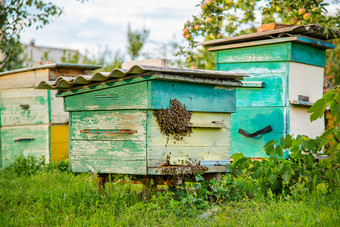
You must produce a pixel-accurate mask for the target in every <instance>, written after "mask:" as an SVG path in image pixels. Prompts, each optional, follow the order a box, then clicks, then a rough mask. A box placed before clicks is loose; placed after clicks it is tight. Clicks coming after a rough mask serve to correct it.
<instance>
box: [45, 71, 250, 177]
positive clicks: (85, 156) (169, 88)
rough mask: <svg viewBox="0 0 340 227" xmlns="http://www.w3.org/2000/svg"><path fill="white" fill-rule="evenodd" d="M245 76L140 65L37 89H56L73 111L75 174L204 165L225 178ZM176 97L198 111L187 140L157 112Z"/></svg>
mask: <svg viewBox="0 0 340 227" xmlns="http://www.w3.org/2000/svg"><path fill="white" fill-rule="evenodd" d="M244 76H245V74H238V73H227V72H216V71H207V70H190V69H176V68H163V67H152V66H138V65H136V66H133V67H132V68H131V69H130V70H128V71H121V70H118V69H116V70H114V71H113V72H111V73H110V74H108V73H106V74H105V73H102V74H101V73H96V74H95V75H93V76H92V77H91V78H84V77H82V76H79V77H77V78H76V79H75V80H73V81H70V80H67V78H66V79H63V78H59V79H58V80H57V81H56V82H55V84H54V85H51V84H46V83H44V82H42V83H41V84H40V86H39V88H47V89H51V88H54V89H58V90H59V94H58V95H57V96H58V97H63V98H64V103H65V111H68V112H70V123H69V124H70V134H69V143H70V144H69V149H70V150H69V157H70V159H69V160H70V167H71V171H74V172H95V173H116V174H133V175H142V176H146V175H163V174H164V171H162V168H159V167H161V166H163V167H164V166H178V167H180V166H187V167H188V166H197V165H200V166H206V167H207V168H208V170H207V171H206V172H209V173H221V172H225V171H226V168H227V167H226V165H227V163H229V154H230V113H232V112H234V111H235V87H238V86H240V85H241V83H240V82H239V81H238V79H242V78H243V77H244ZM84 84H86V86H84ZM174 99H177V100H178V101H180V102H181V104H182V105H185V106H186V108H187V110H188V111H192V117H191V123H192V125H191V127H192V134H191V135H190V136H189V137H184V139H183V141H174V139H173V137H172V136H170V138H169V140H168V138H167V136H166V135H164V134H162V133H161V131H160V128H159V124H158V122H157V120H156V117H155V116H154V114H153V113H154V111H155V110H160V109H166V108H168V107H169V106H170V100H174ZM167 140H168V141H167Z"/></svg>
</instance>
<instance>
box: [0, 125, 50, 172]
mask: <svg viewBox="0 0 340 227" xmlns="http://www.w3.org/2000/svg"><path fill="white" fill-rule="evenodd" d="M48 128H49V126H48V125H36V126H16V127H1V145H2V167H7V166H8V165H9V164H10V163H11V162H13V161H14V160H15V158H16V157H18V156H20V155H24V156H27V155H33V156H34V157H36V158H39V157H41V156H42V155H44V156H45V158H46V161H47V162H48V160H49V141H48V131H49V129H48Z"/></svg>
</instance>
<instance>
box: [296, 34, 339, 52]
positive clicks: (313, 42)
mask: <svg viewBox="0 0 340 227" xmlns="http://www.w3.org/2000/svg"><path fill="white" fill-rule="evenodd" d="M297 40H299V41H301V42H305V43H310V44H311V45H318V46H323V47H324V48H327V49H334V48H335V47H336V45H334V44H332V43H328V42H324V41H322V40H319V39H309V38H307V37H302V36H297Z"/></svg>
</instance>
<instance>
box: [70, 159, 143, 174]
mask: <svg viewBox="0 0 340 227" xmlns="http://www.w3.org/2000/svg"><path fill="white" fill-rule="evenodd" d="M71 169H72V172H86V173H88V172H92V173H116V174H135V175H146V173H147V170H146V165H145V161H125V162H121V161H114V160H94V161H91V162H89V161H85V160H74V161H71Z"/></svg>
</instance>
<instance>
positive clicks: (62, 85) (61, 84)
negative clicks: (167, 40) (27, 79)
mask: <svg viewBox="0 0 340 227" xmlns="http://www.w3.org/2000/svg"><path fill="white" fill-rule="evenodd" d="M155 74H168V75H178V76H184V77H188V78H205V79H218V80H224V81H237V80H242V79H243V77H247V76H248V75H247V74H245V73H230V72H225V71H213V70H198V69H182V68H165V67H156V66H146V65H134V66H132V67H131V68H130V69H129V70H124V69H114V70H113V71H112V72H110V73H109V72H97V73H95V74H93V75H91V76H88V75H86V76H85V75H79V76H77V77H58V78H57V79H56V80H55V81H42V82H40V84H39V85H38V86H37V88H38V89H58V90H65V89H70V88H73V87H79V88H80V87H81V86H84V85H87V86H89V85H91V84H94V83H98V82H105V81H109V80H112V79H122V80H124V79H127V78H129V79H130V78H133V77H139V76H149V75H155ZM237 82H238V81H237ZM239 86H240V85H239Z"/></svg>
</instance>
